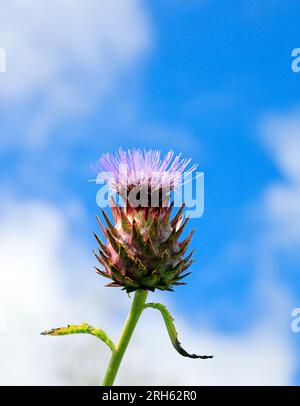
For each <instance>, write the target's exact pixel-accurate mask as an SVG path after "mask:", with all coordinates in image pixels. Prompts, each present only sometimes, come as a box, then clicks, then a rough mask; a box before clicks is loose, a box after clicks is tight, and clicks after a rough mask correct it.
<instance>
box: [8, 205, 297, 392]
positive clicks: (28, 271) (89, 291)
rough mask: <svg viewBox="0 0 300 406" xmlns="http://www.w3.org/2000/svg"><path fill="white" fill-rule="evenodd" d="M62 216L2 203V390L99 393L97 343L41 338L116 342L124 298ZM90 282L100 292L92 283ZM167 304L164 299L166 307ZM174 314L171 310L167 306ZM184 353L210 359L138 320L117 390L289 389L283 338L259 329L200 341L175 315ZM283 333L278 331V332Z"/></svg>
mask: <svg viewBox="0 0 300 406" xmlns="http://www.w3.org/2000/svg"><path fill="white" fill-rule="evenodd" d="M67 219H68V213H64V212H63V211H62V210H59V209H57V208H55V207H52V206H51V205H49V204H46V203H44V202H37V201H18V202H17V201H15V202H14V201H13V200H11V201H6V202H5V203H2V205H1V210H0V245H1V257H0V269H1V283H0V298H1V299H0V300H1V302H0V304H1V306H0V307H1V308H2V312H3V314H4V315H5V316H6V330H5V331H4V332H2V333H0V339H1V346H0V357H1V366H0V383H1V384H10V385H12V384H21V385H27V384H46V385H50V384H98V383H99V382H100V381H101V377H102V375H103V373H104V370H105V367H106V365H107V362H108V356H109V353H108V350H107V349H106V348H105V347H104V345H103V344H102V343H98V342H97V340H96V339H95V338H94V337H85V336H70V337H42V336H40V335H39V332H40V331H42V330H44V329H46V328H50V327H55V326H59V325H64V324H66V323H76V322H82V321H86V322H90V323H92V324H96V325H101V326H102V327H103V328H104V329H105V330H109V331H112V334H113V337H114V338H116V336H117V333H118V332H119V330H120V328H121V324H122V322H123V319H124V316H125V314H124V310H125V309H126V311H127V309H128V307H129V300H128V298H127V296H126V295H125V294H124V293H123V292H120V291H119V290H114V289H104V288H103V283H104V281H103V280H101V279H100V277H98V276H97V275H94V273H93V272H92V269H91V264H92V262H93V259H92V256H89V257H87V256H86V255H87V253H88V251H89V250H88V249H86V248H84V244H82V242H80V241H77V240H76V239H75V237H74V236H73V235H72V233H71V232H69V231H68V230H69V225H68V220H67ZM95 281H97V282H98V283H95ZM166 297H167V296H164V301H165V298H166ZM168 306H169V307H170V310H172V304H169V305H168ZM172 313H173V315H174V316H175V318H176V325H177V327H178V330H179V332H180V336H179V338H180V340H181V341H182V343H183V344H184V346H185V347H186V348H187V349H188V350H192V351H194V352H197V351H198V352H200V353H213V354H215V359H214V360H207V361H202V360H190V359H185V358H182V357H180V356H179V355H178V354H177V353H176V352H175V350H174V349H173V348H172V346H171V344H170V342H169V339H168V337H167V334H166V331H165V327H164V325H163V322H162V319H161V316H160V314H159V313H158V312H155V311H154V310H147V311H146V312H145V313H144V314H143V315H142V319H141V321H140V324H139V326H138V329H137V331H136V334H135V335H134V337H133V341H132V343H131V345H130V347H129V350H128V354H127V355H126V357H125V359H124V364H123V365H122V368H121V370H120V376H119V378H118V383H119V384H121V383H122V384H149V385H150V384H174V385H179V384H199V385H201V384H208V385H210V384H221V385H222V384H224V385H227V384H245V385H247V384H249V385H250V384H265V385H267V384H270V385H272V384H274V385H275V384H288V383H291V379H292V377H291V375H292V373H293V360H292V354H291V350H290V347H289V346H288V342H287V340H286V338H285V336H284V335H282V334H281V333H280V332H279V331H276V330H274V326H273V325H272V324H268V323H264V324H262V325H259V326H256V327H255V329H253V331H251V332H248V333H247V334H244V335H235V336H223V335H219V334H217V333H213V332H209V331H199V330H198V329H197V328H195V327H192V326H191V325H188V324H187V323H186V322H184V321H183V319H181V318H180V317H179V316H178V315H176V312H172ZM280 331H281V330H280Z"/></svg>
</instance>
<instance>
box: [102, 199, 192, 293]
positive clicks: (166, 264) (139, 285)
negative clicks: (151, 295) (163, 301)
mask: <svg viewBox="0 0 300 406" xmlns="http://www.w3.org/2000/svg"><path fill="white" fill-rule="evenodd" d="M111 209H112V213H113V217H114V220H115V225H113V224H112V223H111V222H110V220H109V219H108V217H107V215H106V213H105V212H104V211H103V216H104V218H105V220H106V223H107V227H104V226H103V225H102V223H101V222H100V220H99V218H98V217H97V221H98V223H99V225H100V227H101V229H102V232H103V234H104V236H105V238H106V243H105V244H103V242H102V241H101V240H100V238H99V237H98V235H97V234H95V237H96V239H97V241H98V244H99V247H98V253H96V252H95V256H96V258H97V259H98V261H99V262H100V263H101V265H102V266H103V267H104V269H99V268H97V267H96V270H97V272H98V273H99V274H100V275H102V276H104V277H106V278H109V279H112V282H111V283H109V284H108V285H107V286H113V287H123V289H125V290H126V291H127V292H132V291H135V290H138V289H143V290H151V291H154V290H155V289H160V290H169V291H172V290H173V289H172V287H173V286H176V285H183V284H185V283H184V282H181V280H182V279H183V278H184V277H186V276H187V275H188V274H190V272H188V273H185V271H186V270H187V268H188V267H189V266H190V265H191V264H192V262H193V261H192V260H191V256H192V252H191V253H190V255H188V256H187V257H185V258H184V255H185V253H186V251H187V249H188V246H189V242H190V240H191V237H192V233H193V232H191V233H190V234H189V236H188V237H187V238H186V239H185V240H184V241H182V242H179V238H180V236H181V234H182V231H183V229H184V227H185V225H186V223H187V220H188V219H186V220H185V221H184V222H183V223H182V224H181V222H182V217H183V216H182V212H183V209H184V205H182V207H181V208H180V209H179V211H178V213H177V214H176V215H175V217H174V218H173V219H172V220H170V216H171V212H172V209H173V204H171V205H170V206H169V207H159V208H150V207H148V208H138V209H133V208H132V207H130V206H126V208H125V209H124V208H123V207H119V206H116V205H112V206H111Z"/></svg>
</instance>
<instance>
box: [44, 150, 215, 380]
mask: <svg viewBox="0 0 300 406" xmlns="http://www.w3.org/2000/svg"><path fill="white" fill-rule="evenodd" d="M189 164H190V160H187V159H182V158H181V155H178V156H176V157H175V158H174V154H173V152H172V151H170V152H169V153H168V154H167V155H165V156H164V157H163V158H162V157H161V153H160V152H159V151H152V150H150V151H141V150H140V149H138V150H135V149H133V150H129V151H127V152H125V151H123V150H122V149H119V151H118V153H116V154H115V155H112V154H104V155H103V156H102V157H101V158H100V160H99V161H98V162H97V163H96V164H94V165H93V169H94V170H96V172H97V173H98V175H99V177H100V178H102V179H105V180H106V181H107V183H108V186H109V188H110V190H111V191H113V192H115V194H116V195H117V196H118V197H120V198H121V199H122V202H123V204H116V202H115V200H114V199H111V200H110V206H111V211H112V216H113V222H111V221H110V219H109V217H108V216H107V214H106V212H105V211H104V210H102V214H103V217H104V220H105V223H106V224H105V225H103V223H102V222H101V221H100V219H99V217H98V216H97V222H98V224H99V226H100V228H101V230H102V233H103V236H104V238H105V242H102V240H101V239H100V237H99V236H98V235H97V234H96V233H95V238H96V241H97V243H98V247H97V252H96V251H95V252H94V254H95V257H96V259H97V261H98V262H99V265H98V266H96V267H95V268H96V271H97V273H98V274H100V275H102V276H103V277H105V278H107V279H109V280H110V282H109V283H108V284H107V285H106V286H109V287H120V288H122V289H123V290H125V291H126V292H127V293H128V294H130V293H131V292H134V298H133V301H132V305H131V309H130V311H129V315H128V318H127V320H126V322H125V325H124V328H123V330H122V333H121V336H120V338H119V341H118V343H117V344H116V345H115V344H114V343H113V342H112V341H111V340H110V338H109V337H108V336H107V334H106V333H105V332H104V331H103V330H101V329H97V328H94V327H92V326H90V325H89V324H80V325H68V326H67V327H61V328H56V329H52V330H49V331H45V332H44V333H42V334H44V335H53V336H58V335H66V334H75V333H89V334H92V335H94V336H96V337H98V338H99V339H100V340H102V341H103V342H104V343H106V344H107V345H108V347H109V348H110V349H111V351H112V356H111V359H110V363H109V365H108V368H107V371H106V375H105V377H104V380H103V385H105V386H109V385H113V383H114V380H115V377H116V375H117V372H118V369H119V366H120V363H121V361H122V358H123V356H124V353H125V351H126V349H127V346H128V344H129V341H130V339H131V336H132V333H133V331H134V329H135V326H136V324H137V322H138V320H139V318H140V316H141V314H142V312H143V310H144V309H146V308H153V309H157V310H159V311H160V312H161V314H162V316H163V319H164V322H165V325H166V328H167V331H168V334H169V337H170V339H171V342H172V344H173V346H174V348H175V349H176V350H177V351H178V352H179V353H180V354H181V355H182V356H184V357H189V358H201V359H207V358H212V356H205V355H204V356H201V355H195V354H189V353H188V352H186V351H185V350H184V349H183V348H182V347H181V345H180V342H179V341H178V338H177V331H176V329H175V326H174V322H173V318H172V317H171V315H170V313H169V312H168V310H167V309H166V307H165V306H163V305H162V304H160V303H146V299H147V295H148V291H152V292H154V291H155V289H158V290H163V291H173V289H174V287H175V286H178V285H184V284H185V282H183V280H184V278H185V277H186V276H188V275H189V274H190V272H186V271H187V270H188V268H189V267H190V265H191V264H192V262H193V261H192V259H191V257H192V253H193V252H191V253H190V254H189V255H186V252H187V250H188V248H189V244H190V241H191V237H192V232H191V233H190V234H189V235H188V236H187V237H186V238H185V239H184V240H182V241H181V240H180V237H181V234H182V232H183V230H184V228H185V225H186V223H187V221H188V219H187V218H186V219H185V220H184V221H183V217H184V203H183V204H182V206H181V207H180V208H179V210H178V211H177V213H176V214H175V215H174V216H173V217H172V211H173V208H174V207H173V206H174V204H173V203H170V196H171V192H172V191H174V190H175V189H176V188H178V187H179V186H180V185H181V184H182V182H183V180H182V179H183V176H184V175H185V176H186V175H187V174H190V173H191V172H192V171H194V170H195V168H196V165H193V166H191V167H189ZM103 170H105V171H106V173H105V174H104V173H103Z"/></svg>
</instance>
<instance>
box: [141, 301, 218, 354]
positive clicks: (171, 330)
mask: <svg viewBox="0 0 300 406" xmlns="http://www.w3.org/2000/svg"><path fill="white" fill-rule="evenodd" d="M147 307H152V308H153V309H157V310H159V311H160V312H161V314H162V316H163V319H164V321H165V324H166V327H167V331H168V334H169V337H170V339H171V342H172V344H173V347H174V348H175V350H176V351H177V352H179V354H181V355H182V356H183V357H188V358H201V359H209V358H213V356H212V355H196V354H189V353H188V352H186V351H185V350H184V349H183V348H182V347H181V345H180V342H179V341H178V338H177V336H178V333H177V331H176V328H175V325H174V319H173V317H172V316H171V314H170V313H169V311H168V310H167V308H166V306H164V305H162V304H161V303H147V304H145V306H144V308H147Z"/></svg>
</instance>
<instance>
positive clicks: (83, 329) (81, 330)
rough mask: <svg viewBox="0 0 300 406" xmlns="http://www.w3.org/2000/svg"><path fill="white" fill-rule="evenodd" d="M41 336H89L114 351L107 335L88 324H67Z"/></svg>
mask: <svg viewBox="0 0 300 406" xmlns="http://www.w3.org/2000/svg"><path fill="white" fill-rule="evenodd" d="M41 334H42V335H43V336H65V335H68V334H91V335H93V336H95V337H97V338H99V339H100V340H101V341H103V342H104V343H105V344H106V345H108V347H109V348H110V349H111V350H112V351H115V345H114V343H113V342H112V341H111V339H110V338H109V337H108V335H107V334H106V333H105V332H104V331H103V330H101V328H95V327H93V326H90V325H89V324H86V323H82V324H79V325H74V324H69V325H68V326H67V327H58V328H53V329H51V330H46V331H43V332H42V333H41Z"/></svg>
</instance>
